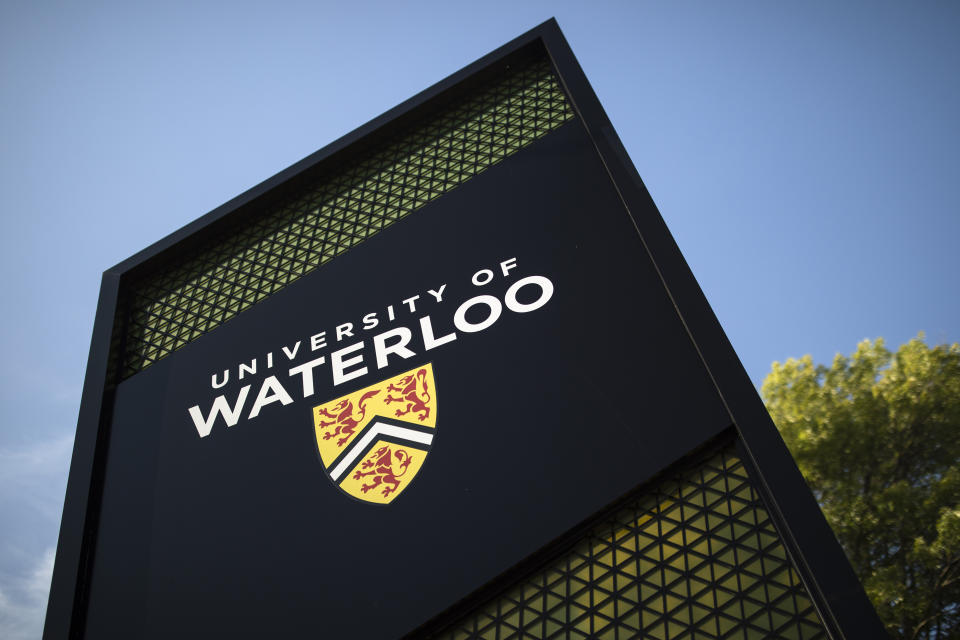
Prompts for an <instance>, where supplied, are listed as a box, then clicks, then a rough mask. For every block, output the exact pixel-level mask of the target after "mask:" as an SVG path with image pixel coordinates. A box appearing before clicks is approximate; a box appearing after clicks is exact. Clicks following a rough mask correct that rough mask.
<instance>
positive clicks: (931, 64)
mask: <svg viewBox="0 0 960 640" xmlns="http://www.w3.org/2000/svg"><path fill="white" fill-rule="evenodd" d="M551 16H555V17H556V18H557V20H558V21H559V23H560V27H561V28H562V29H563V31H564V33H565V34H566V36H567V39H568V40H569V42H570V45H571V46H572V48H573V50H574V53H575V54H576V55H577V57H578V59H579V60H580V63H581V65H582V66H583V68H584V70H585V72H586V74H587V77H588V78H589V79H590V80H591V82H592V84H593V87H594V89H595V90H596V92H597V94H598V95H599V97H600V100H601V102H602V103H603V104H604V106H605V107H606V109H607V112H608V114H609V115H610V118H611V120H612V121H613V124H614V126H615V127H616V128H617V130H618V132H619V134H620V136H621V138H622V139H623V142H624V144H625V145H626V147H627V150H628V152H629V153H630V155H631V157H632V158H633V161H634V163H635V164H636V166H637V169H638V170H639V172H640V175H641V176H642V178H643V180H644V182H645V183H646V185H647V188H648V189H649V190H650V192H651V194H652V195H653V198H654V200H655V201H656V202H657V204H658V206H659V208H660V211H661V212H662V214H663V216H664V218H665V219H666V222H667V224H668V226H669V227H670V229H671V231H672V232H673V234H674V237H675V238H676V240H677V243H678V244H679V246H680V249H681V251H682V252H683V253H684V255H685V256H686V258H687V261H688V262H689V263H690V266H691V268H692V269H693V272H694V274H695V276H696V277H697V279H698V281H699V282H700V284H701V286H702V288H703V290H704V292H705V293H706V295H707V298H708V300H709V301H710V303H711V305H712V306H713V309H714V311H715V312H716V314H717V315H718V317H719V319H720V322H721V324H722V325H723V327H724V328H725V330H726V332H727V335H728V336H729V337H730V340H731V341H732V343H733V345H734V348H735V349H736V350H737V352H738V354H739V355H740V358H741V359H742V361H743V363H744V365H745V367H746V368H747V371H748V372H749V374H750V376H751V378H752V379H753V381H754V382H755V383H756V384H758V385H759V383H760V382H761V381H762V379H763V377H764V375H765V374H766V373H767V372H768V371H769V369H770V363H771V362H772V361H774V360H784V359H786V358H788V357H797V356H801V355H803V354H805V353H811V354H813V356H814V358H815V359H816V360H818V361H821V362H824V361H829V360H830V359H832V357H833V356H834V354H836V353H837V352H844V353H849V352H850V351H852V350H853V348H854V347H855V345H856V343H857V342H858V341H860V340H862V339H864V338H875V337H878V336H883V337H884V338H886V339H887V341H888V344H890V345H892V346H894V347H895V346H897V345H899V344H901V343H902V342H905V341H906V340H908V339H909V338H911V337H913V336H915V335H916V334H917V332H919V331H925V332H926V335H927V339H928V342H930V343H942V342H954V341H957V340H960V296H958V295H957V284H956V283H957V276H958V274H960V250H958V240H960V207H958V204H960V175H958V168H960V126H958V117H960V116H958V114H960V73H958V70H960V38H958V37H957V34H960V4H957V3H954V2H920V3H904V2H883V1H871V2H804V3H798V2H791V3H787V2H783V3H773V2H760V1H757V2H723V3H719V2H666V1H664V2H641V1H634V2H622V3H619V2H607V3H601V2H597V3H584V2H533V1H530V2H499V1H490V0H487V1H485V2H482V3H470V4H469V5H467V4H466V3H463V4H460V3H453V2H391V3H388V2H362V1H354V2H348V3H347V2H339V3H324V2H319V1H313V2H302V3H297V2H273V3H269V4H267V3H262V4H261V3H252V2H243V1H236V2H206V3H197V2H190V3H185V2H177V1H168V2H165V3H131V2H86V3H60V2H35V1H33V2H21V1H18V0H6V1H5V2H3V3H2V4H0V97H2V100H0V140H2V144H0V215H2V233H0V243H2V244H0V248H2V250H0V265H2V273H3V276H4V279H3V283H4V284H3V294H4V295H3V298H4V300H5V304H4V305H3V308H4V310H5V313H4V314H3V319H2V327H0V354H2V356H0V376H2V378H0V379H2V387H0V389H2V391H0V393H2V395H0V636H2V637H4V638H9V639H11V640H14V639H18V638H36V637H39V635H40V629H41V626H42V616H43V610H44V608H45V605H46V596H47V590H48V588H49V580H50V568H51V564H52V554H53V549H54V547H55V545H56V540H57V533H58V527H59V519H60V510H61V508H62V501H63V492H64V488H65V484H66V474H67V469H68V467H69V460H70V451H71V447H72V441H73V432H74V429H75V426H76V417H77V410H78V407H79V403H80V388H81V385H82V382H83V375H84V368H85V363H86V357H87V350H88V348H89V340H90V334H91V330H92V325H93V315H94V308H95V304H96V300H97V292H98V289H99V281H100V274H101V273H102V272H103V271H104V270H105V269H107V268H109V267H110V266H112V265H114V264H115V263H117V262H120V261H121V260H123V259H125V258H127V257H129V256H130V255H132V254H133V253H135V252H136V251H138V250H140V249H142V248H144V247H145V246H147V245H148V244H150V243H152V242H154V241H155V240H157V239H159V238H161V237H163V236H165V235H166V234H168V233H170V232H172V231H173V230H175V229H177V228H178V227H180V226H182V225H184V224H186V223H187V222H189V221H191V220H193V219H194V218H196V217H198V216H200V215H202V214H203V213H206V212H207V211H209V210H210V209H213V208H214V207H216V206H218V205H220V204H222V203H223V202H225V201H227V200H229V199H230V198H232V197H233V196H235V195H237V194H239V193H240V192H242V191H244V190H246V189H248V188H250V187H251V186H253V185H255V184H257V183H259V182H260V181H262V180H264V179H266V178H267V177H269V176H271V175H273V174H274V173H276V172H278V171H280V170H281V169H283V168H284V167H286V166H288V165H290V164H292V163H294V162H295V161H297V160H299V159H300V158H302V157H303V156H306V155H308V154H309V153H311V152H313V151H315V150H316V149H318V148H320V147H322V146H324V145H325V144H327V143H329V142H331V141H333V140H334V139H336V138H338V137H340V136H342V135H344V134H346V133H347V132H349V131H351V130H352V129H354V128H356V127H358V126H360V125H361V124H363V123H364V122H366V121H367V120H369V119H371V118H373V117H375V116H377V115H379V114H380V113H382V112H383V111H385V110H387V109H389V108H390V107H392V106H394V105H395V104H397V103H399V102H401V101H402V100H404V99H406V98H408V97H410V96H411V95H413V94H415V93H417V92H418V91H420V90H422V89H424V88H426V87H428V86H429V85H431V84H433V83H434V82H436V81H438V80H440V79H442V78H443V77H445V76H447V75H449V74H450V73H453V72H454V71H456V70H457V69H459V68H461V67H463V66H464V65H466V64H468V63H470V62H472V61H473V60H475V59H476V58H478V57H480V56H481V55H483V54H485V53H487V52H489V51H490V50H492V49H494V48H496V47H497V46H499V45H501V44H503V43H505V42H506V41H508V40H510V39H511V38H513V37H515V36H517V35H519V34H520V33H522V32H523V31H525V30H527V29H529V28H531V27H533V26H535V25H537V24H538V23H540V22H542V21H543V20H545V19H547V18H549V17H551Z"/></svg>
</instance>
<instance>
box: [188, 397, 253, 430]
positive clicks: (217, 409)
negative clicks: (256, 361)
mask: <svg viewBox="0 0 960 640" xmlns="http://www.w3.org/2000/svg"><path fill="white" fill-rule="evenodd" d="M249 391H250V385H244V387H243V388H242V389H240V394H239V395H238V396H237V402H236V403H235V404H234V405H233V408H230V405H229V404H228V403H227V398H226V396H217V397H216V398H214V400H213V407H211V408H210V415H209V416H207V417H206V418H204V417H203V414H202V413H200V405H194V406H192V407H190V409H189V412H190V417H191V418H193V425H194V426H195V427H196V428H197V433H199V434H200V437H201V438H206V437H207V436H208V435H210V430H211V429H212V428H213V425H214V423H215V422H216V421H217V416H220V415H222V416H223V420H224V422H226V423H227V426H228V427H232V426H233V425H235V424H237V420H239V419H240V412H241V411H243V403H244V402H246V401H247V393H248V392H249Z"/></svg>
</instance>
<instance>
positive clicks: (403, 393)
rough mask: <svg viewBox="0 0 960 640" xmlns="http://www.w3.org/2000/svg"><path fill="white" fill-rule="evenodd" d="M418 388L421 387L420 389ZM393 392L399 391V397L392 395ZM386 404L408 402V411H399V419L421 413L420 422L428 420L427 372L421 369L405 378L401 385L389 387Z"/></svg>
mask: <svg viewBox="0 0 960 640" xmlns="http://www.w3.org/2000/svg"><path fill="white" fill-rule="evenodd" d="M417 387H420V389H418V388H417ZM391 391H399V392H400V395H399V396H393V395H390V392H391ZM384 402H385V403H386V404H390V403H391V402H406V403H407V407H406V409H397V412H396V415H397V417H400V416H405V415H407V414H408V413H416V412H418V411H419V412H420V415H419V416H418V418H419V420H420V422H423V421H424V420H426V419H427V416H429V415H430V407H428V406H427V403H428V402H430V388H429V386H428V385H427V370H426V369H420V370H419V371H417V372H416V373H415V374H410V375H408V376H403V377H402V378H400V382H399V384H391V385H389V386H388V387H387V397H386V398H385V399H384Z"/></svg>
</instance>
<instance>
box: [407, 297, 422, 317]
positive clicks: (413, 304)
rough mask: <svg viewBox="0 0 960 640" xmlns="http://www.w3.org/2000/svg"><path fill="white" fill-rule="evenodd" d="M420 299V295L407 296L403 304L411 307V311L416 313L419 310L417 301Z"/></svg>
mask: <svg viewBox="0 0 960 640" xmlns="http://www.w3.org/2000/svg"><path fill="white" fill-rule="evenodd" d="M419 299H420V296H413V297H412V298H407V299H406V300H404V301H403V304H405V305H407V306H408V307H410V313H416V312H417V305H416V302H417V300H419Z"/></svg>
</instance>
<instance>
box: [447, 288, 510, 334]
mask: <svg viewBox="0 0 960 640" xmlns="http://www.w3.org/2000/svg"><path fill="white" fill-rule="evenodd" d="M477 304H485V305H487V307H488V308H489V309H490V315H488V316H487V319H486V320H483V321H482V322H478V323H476V324H474V323H471V322H468V321H467V311H468V310H469V309H470V307H472V306H474V305H477ZM501 311H503V307H502V306H501V304H500V301H499V300H497V299H496V298H494V297H493V296H476V297H474V298H470V299H469V300H467V301H466V302H464V303H463V304H461V305H460V306H459V307H457V312H456V313H454V314H453V326H455V327H456V328H457V329H460V331H463V332H464V333H476V332H477V331H483V330H484V329H486V328H487V327H489V326H490V325H492V324H493V323H494V322H496V321H497V318H499V317H500V312H501Z"/></svg>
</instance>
